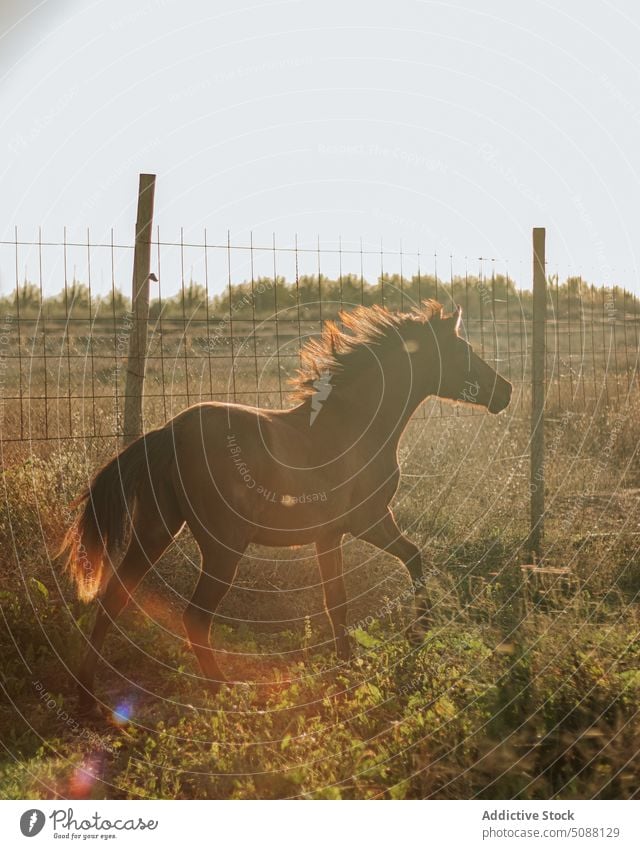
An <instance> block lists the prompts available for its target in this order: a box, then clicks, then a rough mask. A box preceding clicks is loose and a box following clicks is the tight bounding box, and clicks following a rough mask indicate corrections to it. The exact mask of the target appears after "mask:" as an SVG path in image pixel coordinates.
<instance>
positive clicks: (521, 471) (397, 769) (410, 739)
mask: <svg viewBox="0 0 640 849" xmlns="http://www.w3.org/2000/svg"><path fill="white" fill-rule="evenodd" d="M616 415H617V414H615V413H613V412H612V413H607V412H601V413H599V414H597V415H591V416H589V417H588V418H587V417H580V416H578V415H577V414H573V415H571V416H568V417H565V418H562V419H559V420H558V421H556V422H551V423H550V425H549V433H548V447H549V459H548V489H549V494H548V508H549V512H548V519H547V537H546V539H547V542H546V546H547V547H546V553H545V557H544V559H543V566H545V567H550V568H554V569H561V570H566V571H561V572H557V573H556V572H549V573H542V574H538V575H536V576H535V578H534V577H533V576H531V577H529V578H527V575H528V574H529V573H528V572H527V571H523V570H522V569H521V568H520V567H521V565H522V564H523V563H526V562H527V557H526V554H525V552H524V550H523V541H524V539H525V536H526V526H527V504H528V502H527V497H528V493H527V479H528V478H527V475H528V461H527V457H526V444H527V425H526V423H524V422H522V421H521V420H519V419H517V418H512V419H510V418H508V417H505V416H501V417H498V418H492V417H489V416H483V417H476V416H460V417H452V418H449V419H440V418H438V417H436V418H431V419H428V420H426V421H417V422H415V423H414V424H412V425H411V426H410V428H409V431H408V432H407V434H406V436H405V439H404V440H403V442H402V446H401V454H402V462H403V469H404V472H405V477H404V478H403V481H402V485H401V489H400V491H399V493H398V498H397V502H396V506H395V510H396V515H397V517H398V521H399V524H400V525H401V526H402V527H403V528H404V529H406V530H407V532H408V533H409V535H410V536H411V537H412V538H413V539H414V540H416V541H417V542H418V543H419V544H420V546H421V548H422V550H423V552H424V559H425V570H426V572H427V574H428V582H427V585H428V593H429V598H430V602H431V610H432V615H431V620H430V621H429V622H428V623H427V625H426V631H425V639H424V642H423V644H422V645H421V646H420V647H418V648H416V649H412V648H411V647H410V646H409V644H408V642H407V641H406V640H405V638H404V628H405V626H406V625H407V623H408V622H409V617H410V613H411V611H410V610H409V609H408V608H407V607H406V605H403V604H402V603H401V599H402V597H403V595H404V594H405V593H406V590H407V587H408V580H407V578H406V576H405V574H404V572H403V570H402V568H401V567H400V566H399V564H398V563H397V562H396V561H395V560H394V559H393V558H392V557H390V556H387V555H385V554H382V553H379V552H377V551H375V550H374V549H372V548H370V547H368V546H367V545H365V544H363V543H360V542H358V541H354V540H350V541H347V543H346V546H345V548H346V551H345V563H346V579H347V585H348V593H349V597H350V599H352V601H351V605H350V621H351V622H352V623H353V624H354V626H356V627H355V628H354V632H353V633H354V638H355V639H356V641H357V643H358V647H359V654H358V657H357V659H356V660H355V661H354V662H353V663H352V664H351V665H350V666H348V667H341V666H337V665H336V663H335V660H334V657H333V655H332V653H331V647H330V644H329V630H328V624H327V621H326V618H325V616H324V613H323V610H322V599H321V594H320V590H319V587H318V585H317V584H318V577H317V568H316V566H315V562H314V560H313V558H312V551H311V550H310V549H307V548H303V549H297V550H268V549H255V550H252V557H251V558H248V557H247V558H245V559H244V560H243V562H242V564H241V568H240V573H239V576H238V582H237V586H236V587H234V589H233V590H232V591H231V592H230V593H229V595H228V596H227V598H226V599H225V602H224V604H223V606H222V608H221V609H220V612H219V615H218V617H217V621H216V626H215V641H216V644H217V646H219V647H220V649H221V652H222V653H221V657H220V663H221V665H223V668H224V669H225V671H226V673H227V675H228V677H230V678H231V679H234V680H237V681H240V682H243V683H241V684H239V685H238V686H236V687H234V688H233V689H228V690H225V691H224V692H222V693H221V694H220V695H219V696H217V697H216V698H215V699H214V698H212V697H210V696H209V695H208V694H207V693H206V691H205V690H204V688H203V686H202V682H201V681H200V680H199V678H198V671H197V667H196V664H195V661H194V659H193V656H192V653H191V652H190V650H189V649H188V648H187V647H186V646H185V645H184V642H183V636H182V628H181V621H180V617H181V612H182V608H183V606H184V599H185V598H187V597H188V596H189V595H190V592H191V590H192V588H193V585H194V583H195V569H194V564H195V562H196V550H195V547H194V545H193V542H192V540H191V539H190V538H189V537H188V535H186V534H184V535H182V536H181V537H179V538H178V540H177V542H176V544H175V545H174V547H173V548H172V549H171V550H170V551H169V552H168V553H167V554H166V555H165V557H164V558H163V560H162V561H161V563H160V564H159V566H158V568H157V569H156V570H155V571H154V573H153V574H152V575H151V576H150V577H149V579H148V580H147V581H145V583H144V585H143V587H142V588H141V589H140V591H139V593H138V594H137V595H136V597H135V601H134V603H133V604H132V605H131V606H130V608H129V610H128V611H127V612H126V613H125V614H124V615H123V616H122V618H121V619H120V620H119V622H118V627H117V628H116V629H115V630H114V632H113V633H112V635H111V636H110V638H109V639H108V641H107V647H106V652H105V662H104V663H103V664H102V665H101V671H100V673H99V676H98V680H99V692H100V694H101V696H102V697H103V699H104V701H105V703H106V704H107V705H109V706H110V707H111V708H112V709H114V710H116V711H118V712H119V713H120V714H130V716H131V721H130V722H129V723H122V724H121V725H120V726H118V725H113V724H112V725H106V726H87V725H85V724H84V723H83V721H82V719H81V718H80V717H77V716H76V715H75V713H74V711H75V694H74V689H73V681H72V679H71V675H70V673H69V670H68V667H71V668H72V669H73V668H75V667H76V665H77V663H78V660H79V657H80V655H81V653H82V651H83V646H84V638H83V633H86V632H87V630H88V628H89V627H90V622H91V619H92V609H91V608H87V607H85V606H83V605H80V604H79V603H78V602H76V601H75V600H74V599H73V597H72V594H71V591H70V587H69V585H68V582H67V580H66V578H65V577H64V576H63V575H61V574H60V571H59V568H58V565H57V564H56V563H55V561H54V560H53V559H52V556H53V553H54V551H55V548H56V544H57V542H58V541H59V539H60V535H61V533H62V531H63V529H64V527H65V526H66V525H67V524H68V521H69V513H68V509H67V507H66V506H65V505H66V504H67V503H68V502H69V500H70V499H71V498H72V496H74V495H75V494H77V492H78V491H79V489H80V488H81V486H82V484H83V483H84V482H85V481H86V478H87V475H88V474H89V473H90V472H91V470H92V469H93V468H94V465H95V463H96V462H97V458H96V457H95V456H93V455H87V454H86V453H85V449H84V448H81V447H79V446H77V447H75V448H68V449H65V450H60V449H59V448H58V447H43V448H42V449H41V454H40V456H36V455H35V454H34V453H33V452H32V451H30V450H28V449H27V448H22V447H19V446H17V447H16V448H15V449H14V450H13V452H11V453H7V454H5V457H4V465H5V471H4V474H3V484H4V488H3V502H2V507H1V510H0V558H1V560H0V576H1V587H0V600H1V602H2V614H3V618H2V624H1V626H0V652H1V653H2V661H3V662H2V679H1V682H2V694H1V696H0V699H1V700H0V739H1V740H2V742H3V752H2V756H1V761H0V792H1V793H2V796H3V798H23V797H33V798H51V797H64V798H84V797H94V798H103V797H111V798H125V797H143V798H176V797H179V798H220V797H224V798H227V797H233V798H281V797H307V798H362V797H366V798H371V797H384V798H424V797H437V798H470V797H481V798H512V797H518V798H523V799H524V798H550V797H553V796H557V797H559V798H590V797H593V796H598V797H606V798H629V797H632V796H633V795H634V794H637V786H638V784H637V778H638V775H639V774H640V723H638V699H639V696H640V674H639V673H638V669H639V668H640V614H639V611H638V607H637V598H638V591H639V590H640V565H639V563H640V561H639V559H638V540H640V537H638V536H637V529H638V524H639V523H640V504H639V499H638V486H639V483H640V469H639V467H638V464H637V462H636V461H635V460H634V457H635V455H634V452H635V450H636V446H637V443H638V431H637V422H638V407H637V406H636V407H634V409H633V410H627V411H626V414H625V416H624V424H623V425H620V424H616V422H618V418H616ZM605 449H606V450H605ZM603 456H604V458H605V459H604V460H603ZM630 461H631V462H630Z"/></svg>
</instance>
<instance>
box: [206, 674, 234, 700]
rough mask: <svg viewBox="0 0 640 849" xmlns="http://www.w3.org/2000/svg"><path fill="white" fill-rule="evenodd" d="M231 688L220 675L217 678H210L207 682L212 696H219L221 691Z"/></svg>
mask: <svg viewBox="0 0 640 849" xmlns="http://www.w3.org/2000/svg"><path fill="white" fill-rule="evenodd" d="M225 686H227V687H228V686H230V685H229V682H228V681H227V679H226V678H225V677H224V676H223V675H219V676H218V677H217V678H210V679H209V680H208V681H207V690H208V691H209V695H210V696H217V695H218V693H219V692H220V690H222V688H223V687H225Z"/></svg>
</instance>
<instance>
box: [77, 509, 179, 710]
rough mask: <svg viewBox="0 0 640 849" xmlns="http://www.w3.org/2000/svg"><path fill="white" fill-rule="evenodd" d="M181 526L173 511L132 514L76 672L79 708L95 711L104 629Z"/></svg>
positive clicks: (111, 621)
mask: <svg viewBox="0 0 640 849" xmlns="http://www.w3.org/2000/svg"><path fill="white" fill-rule="evenodd" d="M181 527H182V520H181V519H180V518H179V516H178V514H177V513H176V512H175V511H171V510H165V511H163V513H162V515H160V514H159V512H158V510H156V509H151V510H149V511H145V512H142V511H139V513H137V514H136V515H135V518H134V523H133V529H132V535H131V542H130V544H129V547H128V549H127V552H126V554H125V556H124V558H123V560H122V562H121V563H120V566H119V567H118V569H117V571H116V572H115V573H114V574H113V575H112V576H111V578H110V580H109V583H108V584H107V588H106V591H105V594H104V597H103V598H102V599H101V600H100V602H99V605H100V606H99V608H98V613H97V615H96V620H95V623H94V626H93V631H92V632H91V637H90V638H89V647H88V649H87V652H86V654H85V656H84V660H83V661H82V665H81V667H80V671H79V674H78V700H79V707H80V709H81V711H84V712H89V711H95V712H99V711H98V708H97V704H96V699H95V696H94V693H93V681H94V676H95V671H96V666H97V663H98V658H99V656H100V652H101V650H102V646H103V644H104V640H105V637H106V635H107V632H108V630H109V628H110V627H111V625H112V624H113V622H114V621H115V619H116V617H117V616H118V615H119V614H120V613H121V612H122V610H123V609H124V608H125V607H126V605H127V603H128V601H129V596H130V595H131V594H132V593H133V591H134V590H135V588H136V587H137V586H138V584H139V583H140V581H141V580H142V578H144V576H145V575H146V573H147V572H148V571H149V569H150V568H151V567H152V566H153V564H154V563H155V562H156V561H157V560H158V559H159V558H160V556H161V555H162V553H163V552H164V551H165V550H166V549H167V548H168V546H169V545H170V543H171V542H172V541H173V538H174V536H175V535H176V534H177V533H178V531H179V530H180V528H181Z"/></svg>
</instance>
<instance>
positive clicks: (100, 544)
mask: <svg viewBox="0 0 640 849" xmlns="http://www.w3.org/2000/svg"><path fill="white" fill-rule="evenodd" d="M173 439H174V434H173V428H172V427H170V426H165V427H163V428H160V429H159V430H153V431H150V432H149V433H147V434H145V435H144V436H141V437H140V438H139V439H136V440H135V442H132V443H131V445H128V446H127V447H126V448H125V449H124V450H123V451H121V452H120V453H119V454H117V455H116V456H115V457H114V458H113V459H112V460H110V461H109V462H108V463H106V464H105V465H104V466H103V467H102V468H101V469H100V470H99V471H98V472H96V474H95V475H94V476H93V478H92V480H91V483H90V484H89V486H88V487H87V489H86V490H85V491H84V492H83V493H82V495H80V496H79V497H78V498H76V500H75V501H74V502H73V503H72V505H71V506H72V507H77V506H79V505H80V504H82V503H83V502H84V508H83V510H82V512H81V513H80V515H79V516H78V518H77V519H76V520H75V522H74V523H73V525H71V527H70V528H69V530H68V531H67V533H66V534H65V537H64V540H63V542H62V546H61V547H60V550H59V552H58V556H63V557H65V566H66V569H67V571H68V572H69V574H70V575H71V577H72V579H73V581H74V582H75V585H76V588H77V592H78V598H79V599H81V600H82V601H91V600H92V599H93V598H95V597H96V595H98V594H99V593H101V592H102V590H103V589H104V588H105V586H106V584H107V581H108V580H109V577H110V574H111V571H112V568H113V567H112V563H111V559H112V557H113V556H114V554H115V553H116V552H117V551H118V550H120V549H121V548H122V546H123V544H124V542H125V540H126V539H127V537H128V532H129V529H130V527H131V522H132V516H133V508H134V505H135V501H136V498H137V496H138V493H139V491H140V488H141V486H142V484H143V483H144V482H145V480H146V481H149V480H151V484H152V486H153V483H154V479H155V478H156V476H157V472H158V471H160V469H161V468H164V469H166V468H167V466H168V465H170V464H171V462H172V460H173V457H174V443H173Z"/></svg>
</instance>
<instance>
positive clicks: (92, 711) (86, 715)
mask: <svg viewBox="0 0 640 849" xmlns="http://www.w3.org/2000/svg"><path fill="white" fill-rule="evenodd" d="M77 711H78V716H79V717H80V718H81V719H82V720H83V721H84V722H99V723H102V722H106V720H107V718H108V711H107V710H106V708H104V707H103V706H102V705H101V704H99V703H98V701H97V700H96V699H95V698H93V696H88V695H87V694H86V693H82V694H81V695H80V697H79V698H78V707H77Z"/></svg>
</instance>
